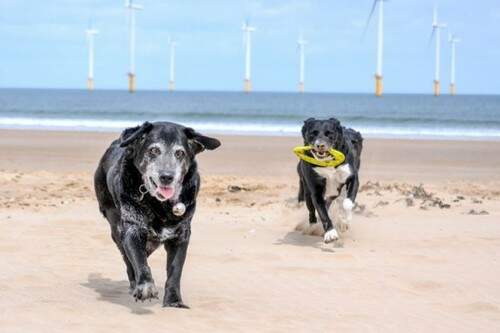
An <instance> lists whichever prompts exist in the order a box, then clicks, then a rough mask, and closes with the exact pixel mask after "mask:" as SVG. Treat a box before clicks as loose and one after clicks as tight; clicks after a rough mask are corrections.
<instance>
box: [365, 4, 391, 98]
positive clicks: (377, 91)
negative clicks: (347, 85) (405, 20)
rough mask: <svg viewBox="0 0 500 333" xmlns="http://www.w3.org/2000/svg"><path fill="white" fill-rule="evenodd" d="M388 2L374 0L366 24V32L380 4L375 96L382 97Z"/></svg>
mask: <svg viewBox="0 0 500 333" xmlns="http://www.w3.org/2000/svg"><path fill="white" fill-rule="evenodd" d="M385 1H387V0H373V5H372V9H371V11H370V15H369V16H368V20H367V22H366V28H365V33H366V30H367V29H368V25H369V24H370V21H371V18H372V16H373V13H374V12H375V9H376V8H377V3H378V28H377V70H376V72H375V95H376V96H382V93H383V91H384V84H383V75H382V65H383V57H384V2H385Z"/></svg>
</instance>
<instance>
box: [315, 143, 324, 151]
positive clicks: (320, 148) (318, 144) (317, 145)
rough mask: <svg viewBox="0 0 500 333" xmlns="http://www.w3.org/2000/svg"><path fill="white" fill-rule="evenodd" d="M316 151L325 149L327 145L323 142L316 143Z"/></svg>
mask: <svg viewBox="0 0 500 333" xmlns="http://www.w3.org/2000/svg"><path fill="white" fill-rule="evenodd" d="M316 149H319V150H323V149H325V144H324V143H323V142H318V143H316Z"/></svg>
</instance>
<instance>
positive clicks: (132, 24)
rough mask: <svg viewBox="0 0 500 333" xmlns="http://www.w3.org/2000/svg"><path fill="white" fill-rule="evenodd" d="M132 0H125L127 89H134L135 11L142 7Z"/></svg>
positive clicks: (130, 90)
mask: <svg viewBox="0 0 500 333" xmlns="http://www.w3.org/2000/svg"><path fill="white" fill-rule="evenodd" d="M132 1H133V0H126V1H125V8H127V9H128V20H129V21H128V23H129V61H130V63H129V66H130V67H129V71H128V91H129V92H131V93H132V92H134V91H135V11H136V10H142V9H144V7H143V6H141V5H137V4H134V3H132Z"/></svg>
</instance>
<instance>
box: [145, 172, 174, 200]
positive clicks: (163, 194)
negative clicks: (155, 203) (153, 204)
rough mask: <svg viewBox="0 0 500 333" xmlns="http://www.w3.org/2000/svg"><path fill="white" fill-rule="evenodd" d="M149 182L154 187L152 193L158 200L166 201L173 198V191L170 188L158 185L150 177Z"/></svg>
mask: <svg viewBox="0 0 500 333" xmlns="http://www.w3.org/2000/svg"><path fill="white" fill-rule="evenodd" d="M149 181H150V182H151V184H152V185H153V187H154V193H155V196H156V198H157V199H158V200H160V201H166V200H168V199H170V198H172V197H173V196H174V194H175V189H174V188H173V187H172V186H162V185H158V184H156V182H155V181H154V180H153V178H151V177H149Z"/></svg>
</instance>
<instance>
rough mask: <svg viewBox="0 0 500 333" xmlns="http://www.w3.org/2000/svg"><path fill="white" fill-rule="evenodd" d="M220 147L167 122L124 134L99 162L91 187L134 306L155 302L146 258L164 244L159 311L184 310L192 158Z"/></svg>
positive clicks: (194, 179) (194, 177)
mask: <svg viewBox="0 0 500 333" xmlns="http://www.w3.org/2000/svg"><path fill="white" fill-rule="evenodd" d="M219 146H220V142H219V141H218V140H217V139H214V138H210V137H207V136H204V135H201V134H199V133H197V132H196V131H194V130H193V129H192V128H186V127H183V126H181V125H177V124H173V123H168V122H156V123H148V122H145V123H144V124H142V125H141V126H137V127H134V128H128V129H126V130H124V131H123V133H122V134H121V136H120V138H119V139H117V140H115V141H113V143H111V145H110V147H109V148H108V149H107V150H106V152H105V153H104V156H103V157H102V158H101V161H100V163H99V166H98V167H97V170H96V172H95V176H94V185H95V191H96V195H97V200H98V201H99V208H100V211H101V212H102V214H103V215H104V217H105V218H106V219H107V220H108V221H109V224H110V225H111V237H112V238H113V241H114V242H115V243H116V245H117V246H118V249H119V250H120V252H121V255H122V257H123V260H124V261H125V265H126V266H127V274H128V279H129V282H130V292H131V294H132V295H133V297H134V298H135V300H136V301H137V300H141V301H144V300H147V299H151V298H157V297H158V291H157V289H156V287H155V284H154V281H153V277H152V275H151V269H150V268H149V266H148V263H147V258H148V256H149V255H150V254H151V253H153V251H154V250H156V248H158V246H160V245H161V244H163V245H164V246H165V249H166V251H167V282H166V284H165V295H164V298H163V306H171V307H182V308H184V307H187V306H186V305H184V303H183V302H182V297H181V292H180V280H181V274H182V267H183V265H184V261H185V259H186V251H187V248H188V243H189V237H190V234H191V219H192V217H193V215H194V211H195V208H196V196H197V194H198V189H199V186H200V176H199V174H198V171H197V164H196V159H195V155H196V154H198V153H200V152H202V151H203V150H205V149H208V150H213V149H216V148H217V147H219Z"/></svg>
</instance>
